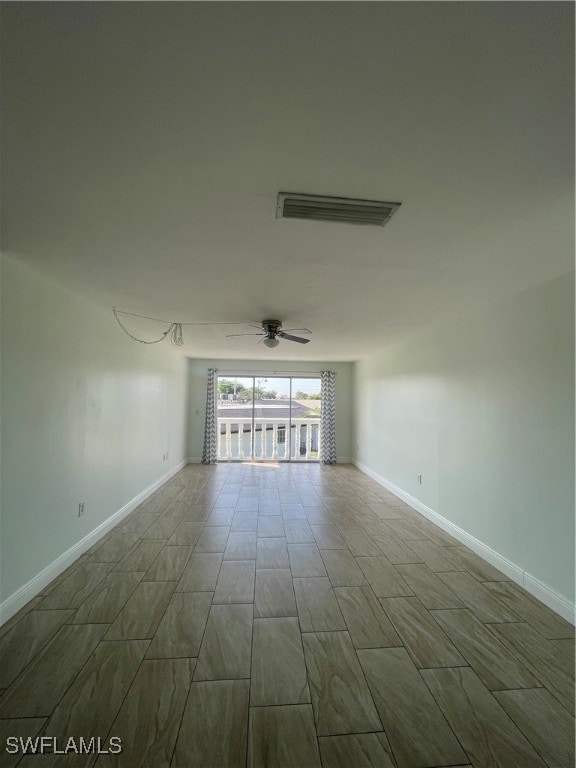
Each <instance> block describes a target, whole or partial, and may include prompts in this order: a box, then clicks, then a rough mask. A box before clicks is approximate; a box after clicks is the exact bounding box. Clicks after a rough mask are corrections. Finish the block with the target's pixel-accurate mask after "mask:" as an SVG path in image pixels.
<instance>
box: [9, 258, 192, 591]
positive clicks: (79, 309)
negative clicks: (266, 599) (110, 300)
mask: <svg viewBox="0 0 576 768" xmlns="http://www.w3.org/2000/svg"><path fill="white" fill-rule="evenodd" d="M187 418H188V416H187V364H186V358H184V357H180V356H178V355H177V354H175V353H174V351H172V350H170V349H167V348H166V347H165V346H164V345H160V344H159V345H152V346H146V345H142V344H137V343H136V342H134V341H131V340H130V339H129V338H128V337H127V336H125V335H124V333H123V332H122V331H121V330H120V328H119V327H118V326H117V324H116V321H115V320H114V318H113V315H112V312H111V311H109V310H104V309H101V308H99V307H97V306H95V305H93V304H92V303H90V302H89V301H87V300H86V299H83V298H79V297H77V296H75V295H73V294H71V293H70V292H68V291H66V290H64V289H63V288H61V287H59V286H58V285H56V284H55V283H53V282H51V281H49V280H47V279H45V278H44V277H42V276H40V275H38V274H37V273H35V272H33V271H31V270H29V269H28V268H27V267H24V266H22V265H21V264H19V263H17V262H15V261H12V260H8V259H6V258H3V259H2V489H1V501H2V508H1V510H2V514H1V547H2V549H1V553H2V571H1V593H0V595H1V597H0V600H2V601H5V600H6V598H8V597H9V596H11V595H12V594H13V593H14V592H15V591H16V590H18V589H19V588H20V587H23V585H25V584H26V583H27V582H28V581H29V580H31V579H32V578H33V577H35V576H36V575H37V574H38V573H39V572H41V571H42V570H43V569H44V568H46V567H47V566H48V565H50V564H51V563H52V562H53V561H54V560H55V559H56V558H58V557H59V556H61V555H62V554H63V553H65V552H66V551H67V550H68V549H69V548H70V547H72V546H73V545H75V544H76V543H77V542H79V541H80V540H81V539H83V538H84V537H85V536H86V535H87V534H89V533H90V532H91V531H92V530H93V529H94V528H96V527H97V526H98V525H99V524H101V523H102V522H103V521H105V520H106V519H107V518H108V517H110V516H111V515H112V514H113V513H115V512H116V511H117V510H119V509H120V508H121V507H123V505H125V504H126V503H128V502H129V501H130V500H131V499H133V498H134V497H135V496H137V495H138V494H139V493H141V492H142V491H144V490H145V489H146V488H148V487H149V486H150V485H151V484H153V483H154V482H155V481H157V480H158V479H159V478H161V477H162V476H164V475H165V474H166V473H167V472H168V471H169V470H170V469H172V468H174V467H175V466H177V465H178V464H179V462H181V461H182V459H183V458H184V457H185V455H186V450H185V447H186V422H187ZM166 452H168V455H169V458H168V461H166V462H164V461H163V460H162V457H163V454H164V453H166ZM79 501H84V502H85V505H86V506H85V515H84V516H83V517H78V502H79Z"/></svg>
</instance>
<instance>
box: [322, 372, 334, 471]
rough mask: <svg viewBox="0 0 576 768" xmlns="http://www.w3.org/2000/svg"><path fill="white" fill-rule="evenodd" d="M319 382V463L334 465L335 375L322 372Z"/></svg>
mask: <svg viewBox="0 0 576 768" xmlns="http://www.w3.org/2000/svg"><path fill="white" fill-rule="evenodd" d="M320 382H321V387H322V388H321V393H322V410H321V416H320V463H321V464H336V374H335V373H334V371H322V372H321V375H320Z"/></svg>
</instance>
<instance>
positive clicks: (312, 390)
mask: <svg viewBox="0 0 576 768" xmlns="http://www.w3.org/2000/svg"><path fill="white" fill-rule="evenodd" d="M222 378H223V379H227V380H228V381H234V380H236V381H237V382H238V383H239V384H243V385H244V386H245V387H252V377H246V376H235V377H233V376H222ZM256 386H257V387H258V386H260V387H262V389H274V390H276V392H277V393H278V395H280V396H282V395H283V396H285V397H289V395H290V379H289V378H286V377H282V378H281V377H276V376H268V377H264V376H256ZM298 391H300V392H306V393H307V394H309V395H315V394H320V379H319V378H315V379H296V378H293V379H292V395H293V396H294V395H295V394H296V392H298Z"/></svg>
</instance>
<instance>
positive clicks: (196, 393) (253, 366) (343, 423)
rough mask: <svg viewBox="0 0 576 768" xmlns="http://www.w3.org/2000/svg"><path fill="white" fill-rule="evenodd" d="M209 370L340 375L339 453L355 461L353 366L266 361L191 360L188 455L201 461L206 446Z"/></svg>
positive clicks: (337, 418)
mask: <svg viewBox="0 0 576 768" xmlns="http://www.w3.org/2000/svg"><path fill="white" fill-rule="evenodd" d="M208 368H218V369H219V370H221V371H235V372H236V371H238V372H242V371H246V372H247V373H248V372H250V373H255V374H261V375H262V374H265V373H272V372H273V371H277V372H278V373H281V372H283V371H287V372H291V371H298V372H301V371H304V372H310V373H319V372H320V371H335V372H336V452H337V456H338V461H340V462H349V461H351V459H352V456H353V453H352V363H326V362H323V363H315V362H295V361H294V360H291V361H287V362H281V361H278V360H275V359H274V358H271V360H270V362H267V361H266V360H203V359H199V358H191V359H190V360H189V373H190V411H189V413H190V421H189V425H188V456H189V458H190V460H191V461H199V460H200V457H201V456H202V446H203V443H204V421H205V418H206V377H207V370H208Z"/></svg>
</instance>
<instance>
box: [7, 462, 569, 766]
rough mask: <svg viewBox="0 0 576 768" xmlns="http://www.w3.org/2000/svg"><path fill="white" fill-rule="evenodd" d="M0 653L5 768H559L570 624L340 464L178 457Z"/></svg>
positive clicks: (23, 620) (564, 739)
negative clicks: (37, 741)
mask: <svg viewBox="0 0 576 768" xmlns="http://www.w3.org/2000/svg"><path fill="white" fill-rule="evenodd" d="M0 653H1V666H0V690H2V691H3V692H2V694H1V695H0V745H1V749H2V760H1V763H2V765H3V766H6V767H7V768H11V767H12V766H15V765H19V766H23V767H26V766H32V767H33V766H39V767H40V766H74V767H75V766H92V765H96V766H97V768H108V767H111V766H147V768H162V767H163V766H166V767H168V766H172V768H221V767H222V768H224V766H230V767H232V766H234V767H235V768H236V767H237V768H240V766H246V765H248V766H251V767H253V768H263V767H264V766H268V767H270V768H271V767H272V766H275V767H278V768H283V767H286V768H288V767H291V768H306V767H307V766H311V767H312V766H323V768H336V767H338V768H362V767H363V766H375V767H377V768H387V767H389V766H397V767H398V768H407V767H408V766H410V767H415V768H424V767H428V768H431V767H432V766H436V767H437V766H466V765H469V766H470V765H471V766H502V768H515V767H516V766H526V768H538V766H549V768H572V767H573V766H574V718H573V716H574V629H573V627H571V626H570V625H569V624H567V623H566V622H565V621H563V620H562V619H561V618H559V617H558V616H557V615H555V614H554V613H553V612H552V611H550V610H549V609H547V608H546V607H544V606H543V605H541V604H540V603H538V602H536V601H535V600H534V599H532V598H531V597H530V596H529V595H528V594H527V593H526V592H524V591H523V590H522V589H521V588H520V587H518V586H516V585H515V584H514V583H512V582H511V581H509V580H508V579H507V578H506V577H505V576H504V575H503V574H502V573H500V572H499V571H497V570H496V569H495V568H493V567H492V566H491V565H489V564H488V563H486V562H485V561H483V560H482V559H480V558H479V557H478V556H477V555H475V554H474V553H472V552H471V551H470V550H468V549H466V548H465V547H463V546H462V545H460V544H459V542H458V541H456V540H455V539H453V538H451V537H450V536H448V535H447V534H446V533H444V532H443V531H442V530H440V529H439V528H437V527H435V526H434V525H433V524H431V523H430V522H429V521H428V520H426V519H425V518H423V517H421V516H420V515H419V514H418V513H416V512H415V511H413V510H412V509H411V508H410V507H408V506H407V505H406V504H404V503H403V502H402V501H400V500H399V499H398V498H396V497H395V496H393V495H392V494H391V493H389V492H387V491H386V490H385V489H383V488H382V487H381V486H379V485H377V484H376V483H375V482H373V481H372V480H371V479H369V478H368V477H366V476H365V475H363V474H362V473H361V472H359V471H358V470H356V469H355V468H353V467H350V466H338V467H320V466H318V465H298V464H295V465H292V466H288V465H280V466H277V465H276V466H271V465H250V464H219V465H216V466H209V467H206V466H196V465H190V466H188V467H186V468H185V469H183V470H182V471H181V472H180V473H179V474H177V475H176V476H175V477H174V478H173V479H172V480H170V481H169V482H168V483H167V484H166V485H164V486H163V487H162V488H161V489H160V490H158V491H157V492H156V493H155V494H154V495H153V496H151V497H150V498H149V499H147V500H146V501H145V502H144V503H143V504H142V505H141V506H140V507H139V508H138V509H137V510H136V511H135V512H134V513H132V514H131V515H130V517H128V518H126V519H125V520H124V521H122V523H121V524H120V525H119V526H118V527H117V528H115V529H114V530H113V531H111V532H110V533H109V534H108V535H107V536H106V537H105V538H104V539H102V540H101V541H99V542H98V543H97V544H96V545H95V546H93V547H92V549H91V550H90V551H89V552H87V553H86V554H85V555H83V556H82V557H80V558H79V559H78V560H77V561H76V562H75V563H74V564H73V565H72V566H71V567H70V568H69V569H68V571H66V572H65V573H64V574H62V575H61V576H60V577H59V578H58V579H56V580H55V581H54V582H53V583H52V584H51V585H50V586H49V587H47V588H46V589H45V590H44V591H43V594H42V595H41V596H39V597H37V598H35V599H34V600H32V601H31V602H30V603H29V604H28V606H26V607H25V608H24V609H23V610H22V611H20V613H19V614H17V615H16V616H15V617H14V618H13V619H11V620H10V621H9V622H8V623H7V624H5V625H4V626H3V627H2V628H0ZM36 735H49V736H51V737H56V738H57V739H58V740H59V741H58V745H59V747H60V748H62V747H63V745H65V742H66V739H67V738H69V737H73V738H74V739H75V743H76V745H78V743H79V739H80V737H84V738H85V740H86V741H88V740H89V739H90V737H101V739H102V745H103V746H105V745H106V743H107V739H109V738H110V737H111V736H116V737H119V738H120V739H121V740H122V746H123V751H122V753H121V754H117V755H113V754H108V755H103V754H102V755H100V756H98V757H96V756H95V755H91V754H90V755H78V754H74V753H69V754H67V755H43V756H39V755H26V756H24V757H23V756H22V755H21V754H17V755H9V754H8V753H7V752H5V751H4V750H5V744H6V738H7V737H8V736H24V737H27V736H31V737H35V736H36Z"/></svg>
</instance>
